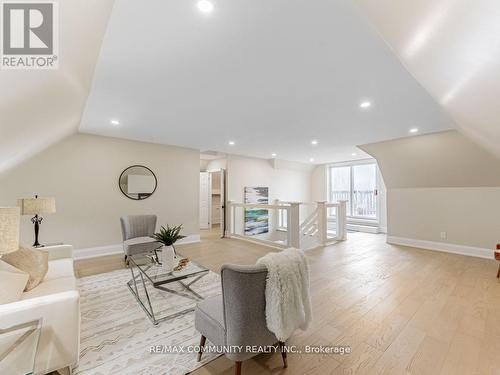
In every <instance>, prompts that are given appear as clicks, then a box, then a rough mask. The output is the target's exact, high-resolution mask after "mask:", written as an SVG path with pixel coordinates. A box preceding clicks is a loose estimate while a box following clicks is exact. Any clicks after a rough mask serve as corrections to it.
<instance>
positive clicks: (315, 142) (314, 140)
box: [311, 139, 319, 146]
mask: <svg viewBox="0 0 500 375" xmlns="http://www.w3.org/2000/svg"><path fill="white" fill-rule="evenodd" d="M318 143H319V142H318V140H317V139H313V140H312V141H311V144H312V145H313V146H316V145H317V144H318Z"/></svg>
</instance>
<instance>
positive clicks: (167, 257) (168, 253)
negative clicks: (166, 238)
mask: <svg viewBox="0 0 500 375" xmlns="http://www.w3.org/2000/svg"><path fill="white" fill-rule="evenodd" d="M174 262H175V251H174V248H173V247H172V246H163V248H162V250H161V267H162V268H163V270H165V271H168V272H170V271H172V270H173V269H174V266H175V264H174Z"/></svg>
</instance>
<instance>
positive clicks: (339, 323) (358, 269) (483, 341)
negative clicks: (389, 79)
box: [76, 231, 500, 375]
mask: <svg viewBox="0 0 500 375" xmlns="http://www.w3.org/2000/svg"><path fill="white" fill-rule="evenodd" d="M179 250H180V251H181V252H182V254H183V255H185V256H187V257H189V258H192V259H194V260H196V261H197V262H199V263H202V264H204V265H206V266H207V267H209V268H210V269H212V270H213V271H215V272H219V269H220V266H221V265H222V264H224V263H236V264H252V263H254V262H255V261H256V260H257V259H258V258H259V257H261V256H262V255H264V254H266V253H267V252H269V249H268V248H265V247H263V246H260V245H253V244H249V243H246V242H242V241H239V240H231V239H220V238H218V235H217V233H215V232H209V231H203V232H202V242H201V243H198V244H192V245H185V246H182V247H179ZM307 257H308V259H309V262H310V266H311V288H312V300H313V301H312V303H313V314H314V322H313V324H312V326H311V328H310V329H309V330H308V331H307V332H297V333H296V334H295V335H294V336H293V337H292V338H291V339H290V341H289V342H288V344H293V345H302V346H303V345H344V346H350V347H351V348H352V353H351V354H348V355H343V356H341V355H332V354H330V355H312V354H289V355H288V357H289V359H288V362H289V366H288V369H286V370H285V369H283V368H282V367H281V366H282V362H281V357H280V355H279V354H263V355H259V356H257V357H255V358H253V359H251V360H248V361H246V362H244V363H243V371H242V373H243V374H244V375H245V374H248V375H250V374H255V375H257V374H259V375H260V374H273V375H280V374H283V375H285V374H318V375H327V374H370V375H374V374H383V375H388V374H398V375H400V374H432V375H437V374H449V375H459V374H465V375H480V374H481V375H487V374H500V355H499V354H500V283H498V282H497V279H496V278H495V276H496V268H497V264H496V262H495V261H492V260H485V259H478V258H472V257H465V256H460V255H452V254H446V253H439V252H433V251H425V250H420V249H414V248H409V247H399V246H392V245H388V244H386V243H385V236H383V235H373V234H365V233H350V234H349V238H348V240H347V241H345V242H342V243H338V244H335V245H332V246H329V247H325V248H320V249H316V250H312V251H308V252H307ZM123 267H124V265H123V260H122V257H120V256H109V257H101V258H94V259H89V260H81V261H77V262H76V272H77V275H78V276H79V277H82V276H86V275H91V274H96V273H101V272H108V271H111V270H114V269H118V268H123ZM232 366H233V364H232V362H230V361H229V360H227V359H226V358H225V357H224V356H222V357H220V358H218V359H216V360H215V361H213V362H211V363H209V364H208V365H206V366H204V367H202V368H200V369H198V370H196V371H194V372H193V373H192V374H194V375H208V374H211V375H214V374H224V375H228V374H233V367H232Z"/></svg>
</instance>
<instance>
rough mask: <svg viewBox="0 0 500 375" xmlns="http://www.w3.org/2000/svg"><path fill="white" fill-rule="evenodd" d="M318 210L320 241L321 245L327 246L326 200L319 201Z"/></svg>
mask: <svg viewBox="0 0 500 375" xmlns="http://www.w3.org/2000/svg"><path fill="white" fill-rule="evenodd" d="M316 204H317V210H318V241H319V244H320V245H321V246H325V245H326V242H327V240H328V224H327V218H326V211H327V209H326V202H325V201H318V202H316Z"/></svg>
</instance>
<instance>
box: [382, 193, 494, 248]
mask: <svg viewBox="0 0 500 375" xmlns="http://www.w3.org/2000/svg"><path fill="white" fill-rule="evenodd" d="M388 198H389V201H388V207H387V209H388V218H389V223H388V224H389V228H388V234H389V235H390V236H395V237H403V238H410V239H418V240H423V241H433V242H445V243H450V244H455V245H464V246H471V247H480V248H485V249H493V248H494V247H495V245H496V244H497V243H499V242H500V215H499V212H500V188H430V189H425V188H424V189H422V188H420V189H391V190H390V191H389V196H388ZM441 232H446V233H447V238H446V239H441V236H440V234H441Z"/></svg>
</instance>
